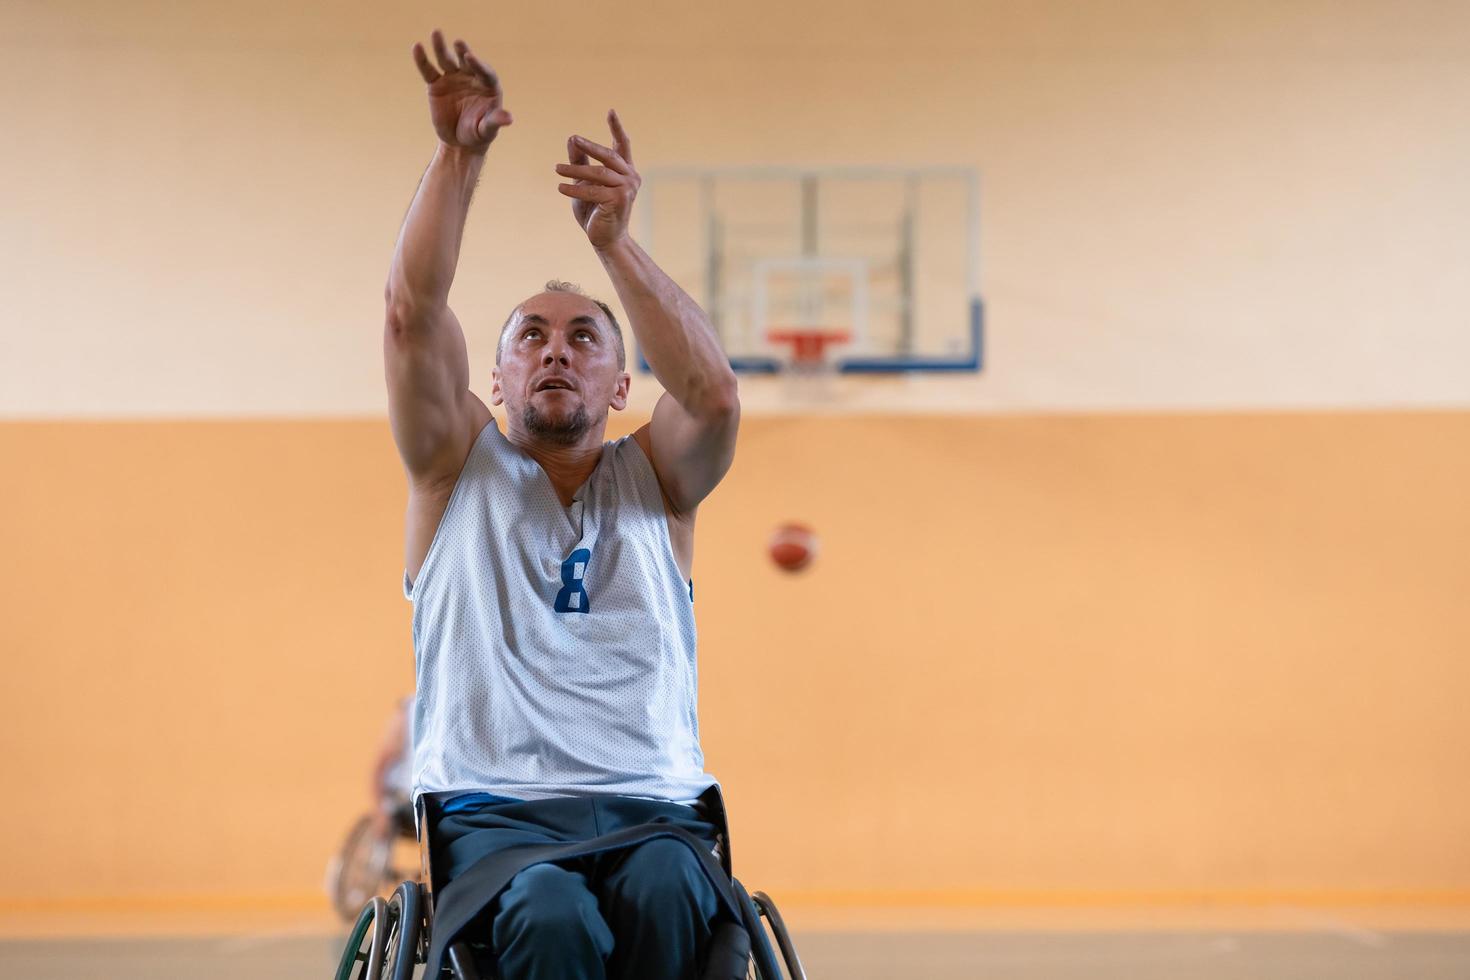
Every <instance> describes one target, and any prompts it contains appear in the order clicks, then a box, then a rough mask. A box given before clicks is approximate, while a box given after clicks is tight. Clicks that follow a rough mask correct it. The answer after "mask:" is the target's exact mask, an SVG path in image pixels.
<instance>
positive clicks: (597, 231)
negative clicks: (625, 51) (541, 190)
mask: <svg viewBox="0 0 1470 980" xmlns="http://www.w3.org/2000/svg"><path fill="white" fill-rule="evenodd" d="M607 126H608V129H610V130H612V136H613V145H612V147H611V148H609V147H606V146H603V145H602V144H600V143H594V142H592V141H591V140H589V139H587V138H586V137H585V136H572V137H569V138H568V139H567V160H568V162H567V163H559V164H557V165H556V172H557V173H559V174H561V175H562V176H563V177H571V178H573V179H574V180H575V181H576V182H575V183H572V184H558V185H557V186H556V189H557V190H558V191H560V192H561V193H563V194H565V195H566V196H567V197H570V198H571V199H572V216H573V217H575V218H576V219H577V226H578V227H579V228H581V229H582V230H583V231H585V232H586V233H587V240H588V241H590V242H591V243H592V247H593V248H607V247H608V246H610V245H613V244H615V243H616V242H617V241H618V240H619V239H621V238H624V237H625V236H626V235H627V234H628V216H629V215H630V214H631V213H632V211H633V198H635V197H636V196H637V195H638V187H639V185H640V184H642V183H643V178H641V177H639V176H638V171H637V170H634V169H633V143H632V141H631V140H629V139H628V134H627V132H625V131H624V130H623V123H622V120H620V119H619V118H618V113H617V110H616V109H609V110H608V113H607ZM589 157H590V158H592V159H594V160H597V161H598V162H600V163H601V164H603V165H602V166H600V167H599V166H595V165H593V164H591V163H589V161H588V158H589Z"/></svg>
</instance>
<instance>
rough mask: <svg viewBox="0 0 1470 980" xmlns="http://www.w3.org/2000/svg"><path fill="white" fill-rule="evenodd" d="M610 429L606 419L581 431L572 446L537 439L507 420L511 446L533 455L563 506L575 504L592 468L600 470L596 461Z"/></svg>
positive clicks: (507, 437) (507, 432)
mask: <svg viewBox="0 0 1470 980" xmlns="http://www.w3.org/2000/svg"><path fill="white" fill-rule="evenodd" d="M606 432H607V422H606V420H604V421H603V423H602V424H601V425H599V426H597V428H596V429H588V430H587V431H586V432H584V433H582V438H581V439H579V440H578V441H577V442H575V443H573V444H571V445H562V444H560V443H554V442H547V441H546V440H544V439H537V438H536V437H535V436H533V435H531V434H530V433H529V432H527V431H526V430H525V429H523V428H521V426H520V425H519V424H517V423H515V422H512V421H510V420H507V424H506V432H505V438H506V440H507V441H509V442H510V444H511V445H513V446H515V447H516V448H517V449H519V450H520V451H521V452H523V453H525V454H526V455H527V456H530V457H531V458H532V459H534V460H535V461H536V462H537V463H539V464H540V466H541V468H542V469H543V470H545V471H546V476H547V478H548V479H549V480H551V485H552V487H554V488H555V489H556V495H557V497H558V498H559V499H560V500H561V503H562V506H563V507H567V506H570V505H571V503H572V497H573V496H574V495H575V494H576V492H577V491H578V490H580V489H581V487H582V484H584V483H586V482H587V478H588V477H589V476H591V475H592V471H593V470H595V469H597V461H598V460H600V459H601V458H602V442H603V439H604V438H605V435H606Z"/></svg>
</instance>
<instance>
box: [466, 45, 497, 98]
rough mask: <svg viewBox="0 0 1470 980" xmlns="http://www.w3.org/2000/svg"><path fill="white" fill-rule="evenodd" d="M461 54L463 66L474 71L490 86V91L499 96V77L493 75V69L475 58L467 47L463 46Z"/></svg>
mask: <svg viewBox="0 0 1470 980" xmlns="http://www.w3.org/2000/svg"><path fill="white" fill-rule="evenodd" d="M461 43H463V42H461ZM463 53H464V63H465V65H466V66H468V67H470V68H472V69H474V72H475V74H476V75H479V76H480V79H481V81H483V82H484V83H485V84H486V85H488V86H490V89H491V91H493V92H494V93H495V94H496V95H499V94H500V76H499V75H497V74H495V69H494V68H491V67H490V66H489V65H487V64H485V62H483V61H481V60H480V59H479V58H478V57H476V56H475V54H474V53H473V52H472V51H470V49H469V45H465V49H464V52H463Z"/></svg>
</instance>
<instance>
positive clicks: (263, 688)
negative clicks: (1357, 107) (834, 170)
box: [0, 413, 1470, 907]
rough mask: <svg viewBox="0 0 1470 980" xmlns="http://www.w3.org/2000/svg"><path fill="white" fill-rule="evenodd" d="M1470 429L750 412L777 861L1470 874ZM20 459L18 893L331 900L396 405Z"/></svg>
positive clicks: (1416, 880)
mask: <svg viewBox="0 0 1470 980" xmlns="http://www.w3.org/2000/svg"><path fill="white" fill-rule="evenodd" d="M632 421H633V420H632V419H620V422H623V423H625V424H623V425H621V426H619V427H618V428H617V429H616V430H615V431H626V430H627V423H631V422H632ZM1467 441H1470V416H1467V415H1465V414H1464V413H1393V414H1374V413H1362V414H1297V415H1280V414H1276V415H1272V414H1254V415H1187V416H1144V415H1138V416H1094V417H1084V416H1058V417H1052V418H1019V417H1017V418H1003V419H1002V418H977V417H969V418H908V419H894V418H882V417H857V418H840V419H839V418H834V419H795V418H755V419H748V420H746V422H745V424H744V426H743V429H742V434H741V443H740V451H739V456H738V459H737V462H736V465H735V468H734V470H733V471H732V473H731V475H730V477H729V479H728V480H727V482H726V483H725V485H723V486H722V487H721V489H720V490H719V491H718V492H717V494H716V495H715V496H714V497H713V498H711V500H710V501H709V502H708V503H707V504H706V506H705V507H704V508H703V509H702V510H701V515H700V529H699V542H698V549H697V555H696V560H695V572H694V577H695V595H696V612H697V616H698V620H699V627H700V638H701V657H700V681H701V734H702V738H703V742H704V748H705V751H706V756H707V760H708V764H709V766H710V768H711V770H712V771H713V772H715V773H716V774H718V775H719V777H720V778H721V779H722V780H723V781H724V783H725V785H726V787H727V790H728V793H729V799H730V802H731V808H732V815H733V821H734V828H735V854H736V861H737V865H738V866H739V868H740V872H741V874H742V875H743V876H744V877H745V878H746V879H747V880H748V881H750V882H751V883H753V884H755V885H757V886H759V887H762V888H768V889H770V890H771V891H772V892H773V893H774V894H776V895H778V896H789V897H790V898H792V899H793V900H796V899H799V898H802V897H806V898H813V897H816V898H826V899H834V898H842V899H845V900H859V899H862V900H869V901H895V900H913V899H915V897H917V898H922V899H925V900H933V901H946V902H953V901H960V902H987V901H1001V900H1013V899H1015V898H1016V897H1017V896H1021V897H1024V898H1025V899H1026V900H1027V901H1074V900H1077V898H1078V897H1079V896H1083V897H1086V898H1088V900H1097V901H1133V900H1138V899H1140V897H1151V898H1155V899H1157V898H1159V897H1160V896H1164V897H1165V898H1167V897H1169V896H1174V897H1175V898H1178V897H1181V896H1191V895H1192V896H1199V895H1205V896H1209V897H1211V898H1214V899H1220V900H1224V899H1231V898H1241V897H1247V898H1251V899H1253V900H1259V899H1262V898H1263V897H1264V898H1266V899H1268V900H1269V899H1274V900H1290V901H1293V902H1300V901H1311V900H1322V901H1326V900H1331V901H1343V900H1349V899H1353V898H1365V897H1366V898H1372V899H1378V900H1381V899H1383V898H1385V897H1387V898H1398V899H1402V898H1405V897H1413V898H1420V899H1422V898H1425V897H1433V898H1444V897H1457V898H1458V899H1459V900H1462V901H1463V900H1467V899H1470V843H1467V838H1466V835H1465V832H1464V831H1465V827H1466V826H1467V825H1470V789H1467V784H1466V781H1465V780H1464V778H1463V776H1464V760H1465V759H1466V757H1467V754H1470V716H1467V714H1466V712H1465V711H1464V700H1465V692H1466V691H1467V690H1470V666H1467V661H1466V658H1465V655H1464V652H1465V649H1466V647H1467V643H1470V613H1467V611H1466V607H1465V603H1464V602H1463V598H1464V596H1465V594H1466V592H1467V590H1470V558H1467V555H1470V549H1467V548H1466V547H1465V544H1466V541H1467V540H1470V511H1467V509H1466V507H1465V506H1464V488H1465V486H1466V485H1467V481H1470V462H1467V457H1466V454H1465V453H1463V452H1458V451H1455V450H1454V447H1457V446H1463V445H1465V444H1466V443H1467ZM0 457H3V458H4V459H6V460H11V461H17V460H18V461H23V464H22V465H14V464H13V463H12V465H11V466H9V467H8V468H7V471H6V472H7V475H6V479H5V481H4V482H3V483H0V542H3V546H4V551H5V554H6V555H7V556H8V557H9V558H10V560H9V561H8V562H7V564H6V566H5V569H4V571H3V572H0V623H3V630H4V649H5V655H4V656H5V676H6V683H5V685H3V687H0V780H3V783H4V785H6V786H7V787H9V788H10V789H9V793H8V797H7V798H8V800H9V801H10V805H7V806H5V807H3V808H0V866H3V867H5V868H6V871H7V874H8V876H9V877H10V879H11V880H14V881H18V882H24V883H25V890H26V894H25V896H23V897H22V898H20V899H17V900H16V901H18V902H23V903H25V904H26V905H27V906H28V907H30V906H32V905H33V904H34V902H35V901H49V902H76V901H80V900H84V899H96V900H102V899H125V900H128V901H130V902H133V903H138V902H143V901H145V900H147V901H152V902H154V903H158V902H170V901H189V902H192V903H196V904H197V903H200V902H204V901H206V900H210V901H235V902H243V901H247V900H250V901H269V902H281V903H288V904H289V903H295V905H297V906H298V907H299V906H302V905H314V904H317V903H319V901H320V891H319V882H320V875H321V872H322V869H323V868H324V866H325V862H326V860H327V857H328V856H329V855H330V854H331V853H332V851H333V849H334V848H335V847H336V846H337V844H338V842H339V840H340V837H341V835H342V834H343V833H344V831H345V828H346V826H347V824H348V822H349V821H350V819H351V817H352V816H353V814H354V813H356V812H357V811H358V810H360V809H361V808H362V807H363V806H365V805H366V802H367V801H366V788H365V786H366V783H367V781H368V766H369V762H370V758H371V753H372V748H373V745H374V744H375V743H376V741H377V739H378V737H379V735H380V733H381V731H382V727H383V723H384V720H385V717H386V714H387V712H388V711H389V709H390V705H391V704H392V702H393V699H394V698H395V697H396V696H397V695H399V694H400V693H402V692H403V691H405V690H408V689H409V688H410V687H411V685H412V655H411V652H410V638H409V616H410V611H411V607H410V605H409V604H408V603H407V602H406V601H405V600H404V599H403V598H402V596H401V594H400V592H399V590H398V579H399V575H400V570H401V567H402V552H401V547H402V537H401V535H402V516H403V508H404V503H405V497H404V493H403V485H402V476H401V472H400V470H399V466H398V463H397V461H396V457H395V455H394V452H393V448H392V444H391V440H390V437H389V433H388V430H387V427H386V425H384V424H383V423H381V422H330V421H318V422H227V423H218V422H216V423H210V422H178V423H112V424H82V423H67V424H61V423H47V424H22V423H10V424H7V425H3V426H0ZM787 519H798V520H807V521H810V522H811V523H812V524H813V525H814V526H815V527H816V529H817V530H818V532H819V533H820V534H821V536H822V554H821V558H820V560H819V562H818V563H817V564H816V565H815V566H814V567H813V568H812V569H811V570H810V572H809V573H807V574H804V575H802V576H800V577H788V576H786V575H784V574H782V573H779V572H778V571H776V570H775V569H774V568H773V567H772V566H771V565H770V563H769V562H768V560H767V559H766V557H765V554H764V541H765V538H766V535H767V534H768V533H769V531H770V529H771V528H772V527H773V526H774V525H775V524H777V523H778V522H780V521H783V520H787ZM33 896H34V898H33Z"/></svg>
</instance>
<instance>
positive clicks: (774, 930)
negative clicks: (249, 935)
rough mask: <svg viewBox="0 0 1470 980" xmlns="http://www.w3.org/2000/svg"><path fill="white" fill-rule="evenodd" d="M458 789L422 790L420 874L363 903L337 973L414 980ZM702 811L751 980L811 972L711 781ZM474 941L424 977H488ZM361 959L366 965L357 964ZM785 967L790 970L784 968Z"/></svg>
mask: <svg viewBox="0 0 1470 980" xmlns="http://www.w3.org/2000/svg"><path fill="white" fill-rule="evenodd" d="M454 795H458V794H457V792H456V793H423V794H420V796H419V799H418V802H417V804H416V805H415V807H414V826H415V832H416V836H417V837H418V843H419V865H420V875H421V880H420V881H404V882H403V883H402V884H400V885H399V886H398V887H397V888H396V889H394V892H393V895H392V897H391V898H389V899H387V900H384V899H383V898H382V897H381V896H376V895H375V896H373V897H372V898H371V899H369V900H368V901H367V903H366V904H364V905H363V907H362V911H361V912H359V913H358V916H357V920H356V921H355V922H354V924H353V926H352V930H351V932H350V933H349V934H348V940H347V946H346V948H345V949H344V950H343V951H342V957H341V960H340V961H339V963H338V966H337V974H336V980H413V974H414V969H415V968H416V967H417V966H419V965H420V964H423V963H425V962H426V961H427V957H428V952H429V936H430V930H431V929H432V925H433V919H434V896H435V895H437V894H438V892H439V890H440V888H441V887H442V885H443V884H444V882H443V880H442V878H443V876H442V875H441V874H439V869H438V867H437V866H436V863H435V860H434V855H433V854H432V853H431V849H430V840H431V839H432V837H433V828H434V827H435V826H437V825H438V822H439V818H440V817H441V816H442V810H441V806H442V804H443V802H444V800H445V799H446V798H448V797H450V796H454ZM695 809H696V810H698V811H699V813H700V815H701V816H702V817H703V818H704V819H706V820H708V821H709V822H710V823H711V824H713V825H714V826H715V828H716V838H715V839H716V844H715V848H714V853H715V855H716V856H717V857H718V858H719V861H720V866H721V867H723V868H724V869H725V874H727V875H729V877H730V882H731V884H732V885H733V886H734V890H735V894H736V897H737V898H738V899H739V900H740V902H741V905H742V913H743V916H744V919H745V922H744V925H745V928H746V931H747V932H748V933H749V934H750V952H751V955H750V963H749V965H748V967H747V976H748V977H749V978H751V980H806V971H805V970H804V969H803V968H802V965H801V960H800V958H799V957H798V956H797V954H796V947H795V945H794V944H793V943H792V941H791V935H790V933H789V932H788V931H787V929H786V924H785V922H783V921H782V919H781V913H780V912H779V911H778V910H777V909H776V903H775V902H773V901H772V900H771V898H770V896H769V895H767V894H766V893H765V892H759V891H758V892H755V893H754V894H753V895H752V894H750V893H748V892H746V890H745V886H744V885H742V884H741V883H740V881H739V879H737V878H736V877H735V876H734V874H733V872H732V870H731V861H730V838H729V821H728V818H727V815H726V811H725V801H724V797H723V795H722V794H721V793H720V788H719V786H718V785H714V786H711V787H710V788H709V789H708V790H706V791H705V792H704V793H703V794H701V795H700V797H699V800H698V801H697V803H696V805H695ZM771 937H774V938H775V941H776V946H777V947H778V948H779V949H780V951H781V957H780V960H779V961H778V960H777V957H776V954H775V952H774V951H773V950H772V948H771V942H770V940H771ZM480 945H483V944H476V943H474V942H472V941H471V940H467V939H461V940H459V941H457V942H455V943H452V944H451V945H450V946H449V948H448V949H447V950H446V951H445V957H444V959H445V963H444V966H443V969H442V971H441V972H440V975H439V976H438V977H435V978H429V977H424V978H421V980H489V978H486V977H485V976H484V974H483V973H482V972H481V971H480V968H479V965H478V962H477V957H476V955H475V949H476V947H477V946H480ZM358 964H361V969H358V970H357V971H356V977H355V978H354V976H353V973H354V968H356V967H357V966H358ZM783 968H784V973H783Z"/></svg>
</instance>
